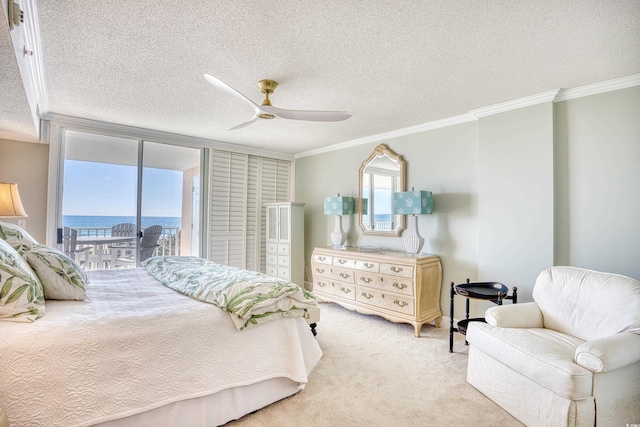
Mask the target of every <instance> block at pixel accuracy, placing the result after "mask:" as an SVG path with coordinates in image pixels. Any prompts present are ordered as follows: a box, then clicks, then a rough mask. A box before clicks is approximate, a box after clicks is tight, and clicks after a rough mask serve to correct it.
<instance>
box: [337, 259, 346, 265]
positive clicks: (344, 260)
mask: <svg viewBox="0 0 640 427" xmlns="http://www.w3.org/2000/svg"><path fill="white" fill-rule="evenodd" d="M346 263H347V260H346V259H339V260H338V264H346Z"/></svg>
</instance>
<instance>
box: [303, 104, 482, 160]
mask: <svg viewBox="0 0 640 427" xmlns="http://www.w3.org/2000/svg"><path fill="white" fill-rule="evenodd" d="M475 120H476V117H475V116H474V115H472V114H468V113H467V114H461V115H459V116H453V117H447V118H446V119H441V120H436V121H433V122H427V123H422V124H419V125H415V126H409V127H406V128H402V129H396V130H392V131H389V132H383V133H378V134H375V135H370V136H365V137H362V138H357V139H352V140H351V141H345V142H339V143H337V144H333V145H329V146H326V147H320V148H316V149H314V150H309V151H303V152H301V153H296V154H295V156H294V157H295V158H296V159H300V158H303V157H309V156H315V155H317V154H323V153H329V152H331V151H336V150H342V149H345V148H350V147H356V146H358V145H364V144H370V143H375V142H381V141H385V140H388V139H392V138H399V137H401V136H405V135H411V134H414V133H419V132H425V131H429V130H434V129H438V128H444V127H448V126H453V125H458V124H461V123H467V122H472V121H475Z"/></svg>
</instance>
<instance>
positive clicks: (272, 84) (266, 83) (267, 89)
mask: <svg viewBox="0 0 640 427" xmlns="http://www.w3.org/2000/svg"><path fill="white" fill-rule="evenodd" d="M258 85H259V86H260V90H261V91H262V93H264V96H265V98H264V101H262V106H263V107H264V106H265V105H266V106H269V107H271V101H269V94H270V93H273V91H274V90H276V87H278V82H276V81H273V80H269V79H262V80H260V81H259V82H258ZM258 117H260V118H262V119H273V118H275V117H276V116H274V115H273V114H268V113H262V114H258Z"/></svg>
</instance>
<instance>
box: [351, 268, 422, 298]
mask: <svg viewBox="0 0 640 427" xmlns="http://www.w3.org/2000/svg"><path fill="white" fill-rule="evenodd" d="M356 284H357V285H358V286H368V287H371V288H376V289H380V290H383V291H389V292H396V293H401V294H403V295H409V296H413V281H412V280H411V279H403V278H401V277H393V276H381V275H380V274H373V273H365V272H362V273H360V272H359V273H358V274H356Z"/></svg>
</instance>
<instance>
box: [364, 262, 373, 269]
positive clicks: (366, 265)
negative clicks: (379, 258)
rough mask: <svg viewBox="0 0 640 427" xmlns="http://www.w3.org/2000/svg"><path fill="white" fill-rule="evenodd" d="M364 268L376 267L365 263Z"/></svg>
mask: <svg viewBox="0 0 640 427" xmlns="http://www.w3.org/2000/svg"><path fill="white" fill-rule="evenodd" d="M364 266H365V267H366V268H373V267H375V266H376V265H375V264H371V263H368V262H365V263H364Z"/></svg>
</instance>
